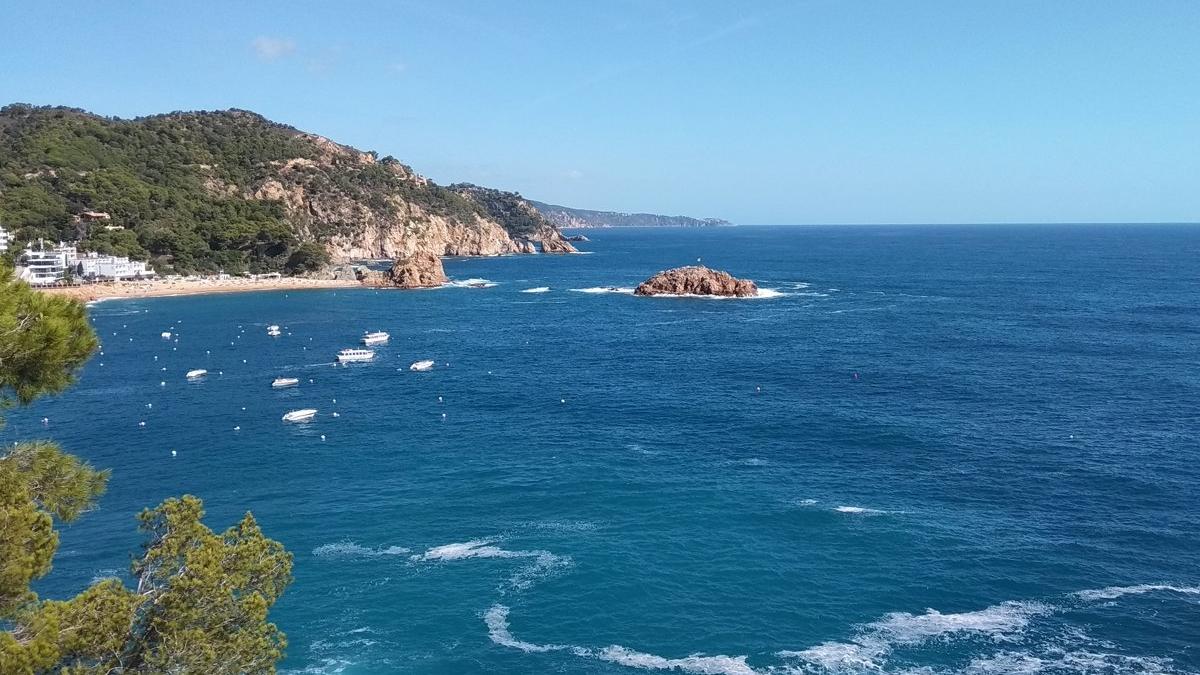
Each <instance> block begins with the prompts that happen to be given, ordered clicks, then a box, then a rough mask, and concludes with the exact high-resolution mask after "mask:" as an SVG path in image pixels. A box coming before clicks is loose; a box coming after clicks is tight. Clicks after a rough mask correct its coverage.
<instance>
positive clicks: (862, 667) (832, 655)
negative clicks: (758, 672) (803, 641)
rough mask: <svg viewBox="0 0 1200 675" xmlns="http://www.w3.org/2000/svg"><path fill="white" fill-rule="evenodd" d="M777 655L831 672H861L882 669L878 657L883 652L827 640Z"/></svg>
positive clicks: (872, 648) (858, 645)
mask: <svg viewBox="0 0 1200 675" xmlns="http://www.w3.org/2000/svg"><path fill="white" fill-rule="evenodd" d="M776 655H777V656H779V657H781V658H784V659H798V660H800V661H803V662H804V663H807V664H811V665H813V666H816V667H817V668H820V669H821V670H822V671H828V672H831V673H861V672H867V671H875V670H882V669H883V666H882V664H880V663H879V662H878V661H877V660H876V659H877V658H878V657H879V656H880V655H881V652H880V650H879V649H878V648H876V647H868V646H863V645H860V644H855V643H852V642H826V643H824V644H819V645H817V646H816V647H809V648H808V649H804V650H801V651H788V650H785V651H781V652H776Z"/></svg>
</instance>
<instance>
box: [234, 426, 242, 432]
mask: <svg viewBox="0 0 1200 675" xmlns="http://www.w3.org/2000/svg"><path fill="white" fill-rule="evenodd" d="M233 430H234V431H241V430H242V428H241V427H240V426H237V427H234V428H233Z"/></svg>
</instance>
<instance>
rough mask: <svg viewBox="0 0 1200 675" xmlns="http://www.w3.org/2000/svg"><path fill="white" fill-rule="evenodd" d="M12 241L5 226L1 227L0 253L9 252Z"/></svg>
mask: <svg viewBox="0 0 1200 675" xmlns="http://www.w3.org/2000/svg"><path fill="white" fill-rule="evenodd" d="M11 241H12V235H11V234H9V232H8V230H6V229H4V227H3V226H0V253H3V252H5V251H7V250H8V244H9V242H11Z"/></svg>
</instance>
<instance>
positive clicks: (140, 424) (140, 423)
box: [138, 422, 146, 427]
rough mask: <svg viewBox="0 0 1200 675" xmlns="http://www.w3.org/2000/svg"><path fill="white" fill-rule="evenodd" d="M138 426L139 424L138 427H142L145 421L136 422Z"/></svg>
mask: <svg viewBox="0 0 1200 675" xmlns="http://www.w3.org/2000/svg"><path fill="white" fill-rule="evenodd" d="M138 426H139V427H144V426H146V423H145V422H138Z"/></svg>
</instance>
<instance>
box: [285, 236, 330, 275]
mask: <svg viewBox="0 0 1200 675" xmlns="http://www.w3.org/2000/svg"><path fill="white" fill-rule="evenodd" d="M328 264H329V252H328V251H326V250H325V247H324V246H321V245H320V244H314V243H312V242H306V243H304V244H300V246H298V247H297V248H296V250H295V251H293V252H292V255H291V256H289V257H288V259H287V262H286V263H285V264H284V266H283V267H284V269H285V270H287V271H288V273H289V274H304V273H306V272H316V271H318V270H320V269H322V268H323V267H325V266H326V265H328Z"/></svg>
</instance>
